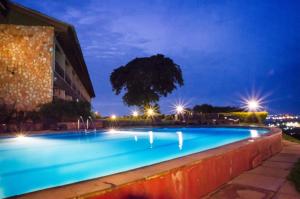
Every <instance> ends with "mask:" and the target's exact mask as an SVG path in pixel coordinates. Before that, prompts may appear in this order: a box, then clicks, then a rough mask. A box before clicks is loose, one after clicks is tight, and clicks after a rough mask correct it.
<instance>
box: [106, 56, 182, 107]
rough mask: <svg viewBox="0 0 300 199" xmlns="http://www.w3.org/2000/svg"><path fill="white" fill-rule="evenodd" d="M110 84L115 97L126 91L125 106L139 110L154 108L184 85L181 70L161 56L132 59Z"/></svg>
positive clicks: (114, 74)
mask: <svg viewBox="0 0 300 199" xmlns="http://www.w3.org/2000/svg"><path fill="white" fill-rule="evenodd" d="M110 82H111V84H112V87H113V91H114V92H115V94H117V95H119V94H120V93H121V92H122V91H125V94H124V96H123V101H124V103H125V104H127V105H128V106H140V107H141V106H146V105H149V104H153V103H154V104H155V103H156V102H158V101H159V99H160V97H162V96H164V97H166V96H167V95H168V94H170V93H171V92H172V91H173V90H174V89H176V88H177V86H182V85H183V84H184V83H183V78H182V72H181V69H180V66H179V65H177V64H175V63H174V62H173V60H172V59H170V58H168V57H165V56H164V55H161V54H157V55H154V56H151V57H143V58H135V59H133V60H132V61H130V62H129V63H127V64H126V65H125V66H121V67H119V68H117V69H115V70H114V71H113V72H112V73H111V76H110Z"/></svg>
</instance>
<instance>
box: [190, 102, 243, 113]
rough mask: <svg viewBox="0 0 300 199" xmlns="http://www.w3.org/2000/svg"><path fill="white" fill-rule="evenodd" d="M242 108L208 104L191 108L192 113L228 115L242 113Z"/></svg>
mask: <svg viewBox="0 0 300 199" xmlns="http://www.w3.org/2000/svg"><path fill="white" fill-rule="evenodd" d="M243 111H245V110H244V109H242V108H238V107H232V106H213V105H210V104H202V105H196V106H194V108H193V112H194V113H229V112H243Z"/></svg>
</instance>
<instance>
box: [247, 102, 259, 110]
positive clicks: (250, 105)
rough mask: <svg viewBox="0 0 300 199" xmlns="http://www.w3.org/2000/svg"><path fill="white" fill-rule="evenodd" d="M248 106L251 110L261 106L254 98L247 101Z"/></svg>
mask: <svg viewBox="0 0 300 199" xmlns="http://www.w3.org/2000/svg"><path fill="white" fill-rule="evenodd" d="M247 106H248V109H249V110H250V111H256V110H258V108H259V107H260V105H259V102H258V101H257V100H253V99H252V100H249V101H248V102H247Z"/></svg>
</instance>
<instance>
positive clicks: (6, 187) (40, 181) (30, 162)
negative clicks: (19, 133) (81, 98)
mask: <svg viewBox="0 0 300 199" xmlns="http://www.w3.org/2000/svg"><path fill="white" fill-rule="evenodd" d="M267 132H269V130H267V129H262V128H259V129H258V128H135V129H126V130H115V131H101V132H96V133H88V134H85V133H78V132H70V133H61V134H47V135H36V136H26V137H19V138H1V139H0V168H1V169H0V198H5V197H10V196H15V195H19V194H24V193H29V192H33V191H37V190H41V189H46V188H50V187H56V186H61V185H66V184H70V183H74V182H79V181H83V180H88V179H93V178H97V177H101V176H106V175H110V174H114V173H119V172H122V171H127V170H131V169H134V168H139V167H143V166H147V165H151V164H155V163H159V162H162V161H166V160H170V159H174V158H178V157H182V156H186V155H189V154H193V153H197V152H200V151H204V150H208V149H211V148H215V147H219V146H222V145H226V144H230V143H233V142H237V141H240V140H243V139H247V138H251V137H253V138H255V137H259V136H260V135H262V134H264V133H267Z"/></svg>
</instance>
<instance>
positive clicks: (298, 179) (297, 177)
mask: <svg viewBox="0 0 300 199" xmlns="http://www.w3.org/2000/svg"><path fill="white" fill-rule="evenodd" d="M282 137H283V139H285V140H288V141H291V142H296V143H299V144H300V140H298V139H296V138H294V137H292V136H289V135H287V134H285V133H283V134H282ZM288 179H289V180H290V181H292V182H293V183H294V185H295V188H296V189H297V191H298V192H300V159H299V160H298V162H296V163H295V165H294V167H293V169H292V170H291V172H290V174H289V176H288Z"/></svg>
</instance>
